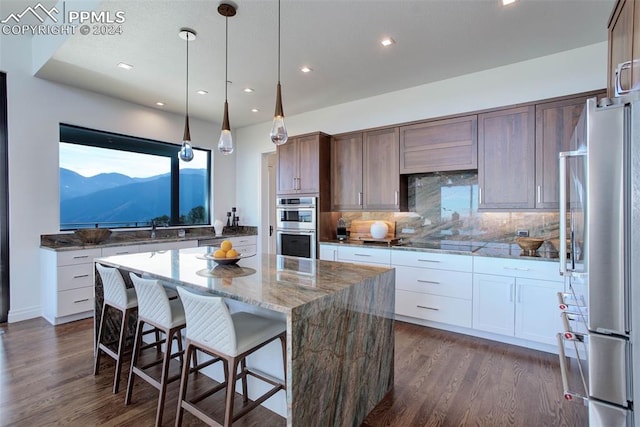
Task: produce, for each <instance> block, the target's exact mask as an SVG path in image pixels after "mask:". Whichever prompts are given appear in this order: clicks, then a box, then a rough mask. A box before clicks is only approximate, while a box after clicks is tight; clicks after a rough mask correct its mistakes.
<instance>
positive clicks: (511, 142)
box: [478, 105, 535, 210]
mask: <svg viewBox="0 0 640 427" xmlns="http://www.w3.org/2000/svg"><path fill="white" fill-rule="evenodd" d="M534 159H535V107H534V106H533V105H530V106H525V107H516V108H509V109H505V110H499V111H493V112H490V113H485V114H480V115H478V208H479V209H492V210H499V209H505V210H508V209H532V208H534V207H535V190H534V187H535V161H534Z"/></svg>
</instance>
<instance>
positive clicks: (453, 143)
mask: <svg viewBox="0 0 640 427" xmlns="http://www.w3.org/2000/svg"><path fill="white" fill-rule="evenodd" d="M477 167H478V116H475V115H474V116H466V117H455V118H452V119H447V120H434V121H429V122H426V123H419V124H415V125H411V126H402V127H401V128H400V173H426V172H442V171H459V170H467V169H476V168H477Z"/></svg>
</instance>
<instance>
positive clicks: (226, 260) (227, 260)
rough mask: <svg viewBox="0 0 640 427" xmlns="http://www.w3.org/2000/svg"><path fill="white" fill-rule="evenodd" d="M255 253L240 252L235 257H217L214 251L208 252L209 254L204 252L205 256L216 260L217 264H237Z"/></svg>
mask: <svg viewBox="0 0 640 427" xmlns="http://www.w3.org/2000/svg"><path fill="white" fill-rule="evenodd" d="M253 255H255V254H249V255H245V254H239V255H238V256H237V257H235V258H216V257H214V256H213V254H212V253H208V254H204V256H203V258H204V259H207V260H211V261H214V262H215V263H216V264H219V265H233V264H236V263H237V262H238V261H240V260H241V259H242V258H248V257H250V256H253Z"/></svg>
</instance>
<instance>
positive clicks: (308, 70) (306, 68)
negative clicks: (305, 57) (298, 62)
mask: <svg viewBox="0 0 640 427" xmlns="http://www.w3.org/2000/svg"><path fill="white" fill-rule="evenodd" d="M300 71H302V72H303V73H310V72H312V71H313V68H309V67H307V66H306V65H305V66H304V67H302V68H300Z"/></svg>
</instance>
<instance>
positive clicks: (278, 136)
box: [271, 0, 289, 145]
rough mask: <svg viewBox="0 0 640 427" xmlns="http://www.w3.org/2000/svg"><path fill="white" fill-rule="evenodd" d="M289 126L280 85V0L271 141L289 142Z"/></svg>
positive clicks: (277, 142) (278, 143)
mask: <svg viewBox="0 0 640 427" xmlns="http://www.w3.org/2000/svg"><path fill="white" fill-rule="evenodd" d="M288 138H289V136H288V135H287V128H286V127H285V125H284V111H283V109H282V88H281V86H280V0H278V86H277V87H276V111H275V114H274V115H273V126H272V127H271V142H273V143H274V144H276V145H282V144H284V143H286V142H287V139H288Z"/></svg>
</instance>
